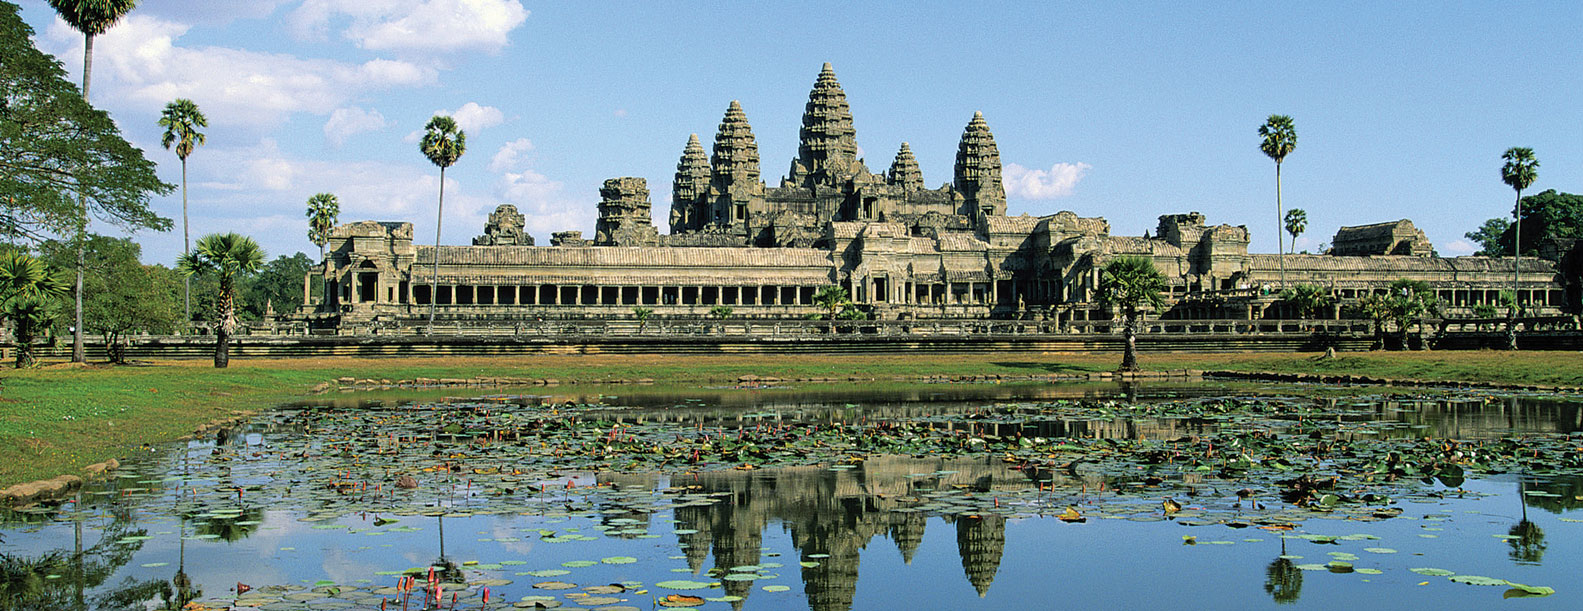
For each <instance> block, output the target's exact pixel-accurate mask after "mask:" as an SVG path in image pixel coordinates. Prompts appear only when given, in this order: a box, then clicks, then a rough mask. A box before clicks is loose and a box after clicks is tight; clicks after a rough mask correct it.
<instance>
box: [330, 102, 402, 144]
mask: <svg viewBox="0 0 1583 611" xmlns="http://www.w3.org/2000/svg"><path fill="white" fill-rule="evenodd" d="M386 125H388V123H387V122H386V121H385V116H384V115H382V114H379V111H378V110H363V109H362V108H358V107H356V106H352V107H349V108H337V109H335V112H332V113H330V120H329V121H325V123H324V138H325V139H326V140H329V141H330V144H332V145H334V146H335V148H341V145H342V144H345V143H346V139H347V138H348V137H350V136H352V135H353V134H360V133H363V132H371V131H378V130H381V129H384V128H385V126H386Z"/></svg>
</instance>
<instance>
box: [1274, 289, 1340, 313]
mask: <svg viewBox="0 0 1583 611" xmlns="http://www.w3.org/2000/svg"><path fill="white" fill-rule="evenodd" d="M1281 300H1283V301H1285V302H1287V303H1289V304H1291V305H1292V308H1293V309H1295V310H1297V315H1298V316H1299V317H1301V318H1314V317H1315V314H1318V313H1319V312H1320V311H1321V310H1324V309H1325V308H1328V307H1330V304H1332V303H1335V297H1334V296H1332V295H1331V294H1330V289H1328V288H1325V287H1322V286H1319V285H1317V284H1297V285H1294V286H1292V288H1289V289H1286V290H1283V291H1281Z"/></svg>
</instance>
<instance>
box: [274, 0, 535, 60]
mask: <svg viewBox="0 0 1583 611" xmlns="http://www.w3.org/2000/svg"><path fill="white" fill-rule="evenodd" d="M341 17H346V18H349V19H348V20H347V21H346V22H344V23H345V24H346V25H345V29H344V30H342V31H341V35H342V36H344V37H345V38H347V39H348V40H351V41H353V42H354V43H356V44H357V45H358V46H359V47H362V48H364V49H371V50H397V51H440V52H445V51H459V50H467V49H471V50H483V51H486V52H491V53H493V52H498V51H499V50H500V49H501V48H503V47H505V46H506V45H507V44H509V43H510V34H511V31H512V30H515V29H516V28H517V27H518V26H520V25H522V22H523V21H526V20H527V18H528V10H527V9H525V8H523V7H522V3H521V2H519V1H518V0H306V1H305V2H303V3H302V6H300V7H298V8H297V10H295V11H293V12H292V13H291V15H290V17H289V22H290V23H291V26H292V28H293V29H294V30H295V31H296V32H297V34H298V35H299V36H302V37H304V38H311V39H319V40H323V39H325V38H327V37H328V36H329V33H330V29H331V27H332V26H333V25H336V24H339V23H343V20H341V19H340V18H341Z"/></svg>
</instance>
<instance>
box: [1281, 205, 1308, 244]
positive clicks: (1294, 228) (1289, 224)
mask: <svg viewBox="0 0 1583 611" xmlns="http://www.w3.org/2000/svg"><path fill="white" fill-rule="evenodd" d="M1304 231H1308V213H1307V212H1303V209H1302V208H1292V209H1291V210H1287V211H1286V233H1289V234H1292V250H1297V236H1299V235H1302V234H1303V232H1304Z"/></svg>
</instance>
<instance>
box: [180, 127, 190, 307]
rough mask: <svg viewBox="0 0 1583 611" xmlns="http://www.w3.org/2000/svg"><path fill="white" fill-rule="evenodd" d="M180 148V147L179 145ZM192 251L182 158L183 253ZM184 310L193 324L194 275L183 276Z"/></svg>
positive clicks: (185, 173)
mask: <svg viewBox="0 0 1583 611" xmlns="http://www.w3.org/2000/svg"><path fill="white" fill-rule="evenodd" d="M178 148H179V147H178ZM190 252H192V238H190V237H189V234H188V233H187V158H186V157H182V158H181V254H184V255H185V254H188V253H190ZM181 303H182V310H181V311H182V312H183V313H184V314H185V315H186V318H184V319H183V320H185V321H186V324H188V325H191V324H192V276H182V279H181Z"/></svg>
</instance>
